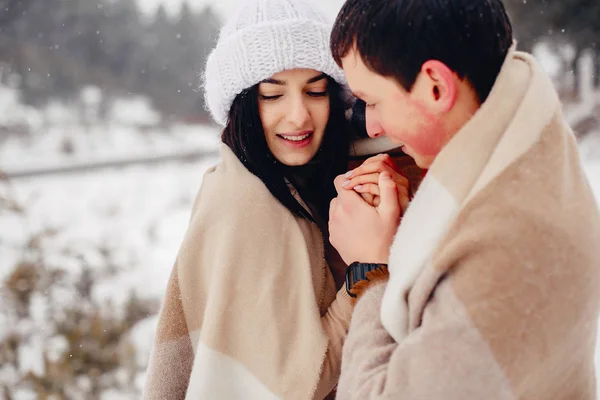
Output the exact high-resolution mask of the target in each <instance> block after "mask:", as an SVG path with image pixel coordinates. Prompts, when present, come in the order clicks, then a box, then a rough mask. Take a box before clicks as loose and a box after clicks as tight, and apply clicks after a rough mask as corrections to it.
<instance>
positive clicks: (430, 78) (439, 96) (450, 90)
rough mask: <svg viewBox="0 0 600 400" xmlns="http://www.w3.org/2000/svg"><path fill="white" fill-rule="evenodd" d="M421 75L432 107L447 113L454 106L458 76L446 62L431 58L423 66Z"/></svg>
mask: <svg viewBox="0 0 600 400" xmlns="http://www.w3.org/2000/svg"><path fill="white" fill-rule="evenodd" d="M421 76H422V77H423V78H424V81H425V82H424V84H425V85H427V86H426V90H427V91H428V93H427V97H428V99H427V100H428V102H429V103H430V105H431V107H432V109H435V110H437V111H438V112H441V113H445V112H448V111H450V110H451V109H452V107H454V103H455V102H456V97H457V92H458V87H457V79H458V78H457V76H456V75H455V74H454V72H452V70H451V69H450V68H448V66H446V64H444V63H443V62H440V61H437V60H429V61H426V62H425V63H423V66H422V67H421Z"/></svg>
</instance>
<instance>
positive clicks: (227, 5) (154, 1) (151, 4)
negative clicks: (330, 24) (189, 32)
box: [137, 0, 344, 21]
mask: <svg viewBox="0 0 600 400" xmlns="http://www.w3.org/2000/svg"><path fill="white" fill-rule="evenodd" d="M137 1H138V3H139V4H140V7H141V8H142V10H144V11H146V12H149V13H153V12H154V11H155V10H156V8H157V7H158V6H159V4H164V5H165V7H166V9H167V11H169V12H170V13H173V14H175V13H177V11H179V9H180V7H181V3H182V2H183V0H137ZM187 1H188V4H189V5H190V6H191V7H192V8H193V9H196V10H199V9H202V8H204V7H206V6H207V5H211V6H212V7H213V9H214V10H216V11H217V12H219V13H220V14H221V15H223V16H225V15H227V13H230V12H231V11H232V10H233V9H234V8H235V5H236V4H238V3H239V2H242V1H244V0H187ZM312 1H313V3H314V4H316V5H317V6H318V7H321V8H322V9H323V11H325V12H326V13H328V14H329V15H330V17H331V19H332V21H333V18H335V16H336V15H337V12H338V11H339V9H340V8H341V6H342V4H343V3H344V0H319V1H315V0H312Z"/></svg>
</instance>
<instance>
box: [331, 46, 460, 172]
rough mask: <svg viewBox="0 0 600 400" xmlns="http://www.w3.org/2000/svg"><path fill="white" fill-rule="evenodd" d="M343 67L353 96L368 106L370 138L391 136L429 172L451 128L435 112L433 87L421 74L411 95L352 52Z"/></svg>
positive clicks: (366, 115) (367, 124)
mask: <svg viewBox="0 0 600 400" xmlns="http://www.w3.org/2000/svg"><path fill="white" fill-rule="evenodd" d="M342 68H343V69H344V72H345V73H346V79H347V80H348V85H349V86H350V89H352V92H353V93H354V95H355V96H356V97H358V98H360V99H361V100H363V101H364V102H365V103H366V104H367V107H366V110H365V117H366V127H367V133H368V134H369V136H370V137H378V136H383V135H385V136H388V137H389V139H390V140H391V141H392V142H394V143H396V144H398V145H403V147H402V150H403V151H404V152H405V153H406V154H408V155H409V156H411V157H412V158H414V160H415V162H416V163H417V165H418V166H419V167H421V168H424V169H427V168H429V166H431V164H432V162H433V160H434V159H435V157H436V156H437V154H438V153H439V152H440V151H441V149H442V147H443V146H444V145H445V143H446V142H447V141H448V139H449V136H450V135H449V132H448V129H445V128H444V124H443V123H442V119H441V118H440V117H439V116H438V115H437V114H436V113H435V112H434V111H433V110H434V109H433V108H432V107H431V104H432V96H433V94H432V87H431V85H430V82H428V81H427V78H426V77H423V76H422V75H423V74H419V76H418V77H417V81H416V82H415V85H414V86H413V88H412V90H411V91H410V92H407V91H406V90H404V88H403V87H402V86H401V85H400V84H399V83H398V82H397V81H396V80H395V79H393V78H388V77H384V76H382V75H379V74H376V73H375V72H373V71H371V70H370V69H369V68H367V66H366V65H365V64H364V63H363V60H362V58H361V56H360V54H359V53H358V51H356V49H352V50H350V51H349V52H348V54H347V55H346V56H345V57H343V58H342Z"/></svg>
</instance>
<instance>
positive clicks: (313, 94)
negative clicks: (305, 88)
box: [306, 90, 327, 98]
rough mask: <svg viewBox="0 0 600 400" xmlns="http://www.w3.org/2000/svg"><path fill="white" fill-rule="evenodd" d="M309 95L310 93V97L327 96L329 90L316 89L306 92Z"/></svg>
mask: <svg viewBox="0 0 600 400" xmlns="http://www.w3.org/2000/svg"><path fill="white" fill-rule="evenodd" d="M306 94H307V95H309V96H310V97H317V98H318V97H325V96H327V91H323V92H318V91H316V90H314V91H310V92H306Z"/></svg>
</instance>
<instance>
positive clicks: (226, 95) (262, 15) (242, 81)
mask: <svg viewBox="0 0 600 400" xmlns="http://www.w3.org/2000/svg"><path fill="white" fill-rule="evenodd" d="M331 27H332V24H331V23H330V22H329V21H328V20H327V18H326V17H325V15H323V14H322V13H321V12H320V11H318V10H317V9H316V8H315V7H314V6H313V5H312V4H310V2H308V1H307V0H242V2H241V5H240V7H239V8H238V11H237V13H236V14H235V15H234V16H233V17H232V18H231V19H229V20H228V21H227V22H226V23H225V25H224V26H223V28H222V29H221V33H220V35H219V40H218V42H217V45H216V47H215V49H213V51H212V52H211V53H210V55H209V57H208V61H207V64H206V68H205V72H204V95H205V100H206V105H207V107H208V110H209V111H210V113H211V115H212V117H213V118H214V120H215V121H216V122H217V123H219V124H220V125H223V126H224V125H225V124H226V122H227V114H228V112H229V108H230V107H231V104H232V103H233V100H234V99H235V97H236V96H237V95H238V94H240V93H241V92H242V91H243V90H245V89H247V88H250V87H252V86H254V85H256V84H257V83H259V82H261V81H263V80H264V79H267V78H269V77H271V76H273V75H274V74H276V73H278V72H281V71H284V70H289V69H295V68H310V69H314V70H317V71H321V72H324V73H325V74H327V75H329V76H330V77H331V78H333V79H335V80H336V81H337V82H338V83H340V84H342V85H343V84H345V82H346V81H345V78H344V73H343V71H342V70H341V69H340V68H339V67H338V66H337V65H336V64H335V61H334V60H333V57H332V56H331V53H330V50H329V36H330V34H331Z"/></svg>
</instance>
